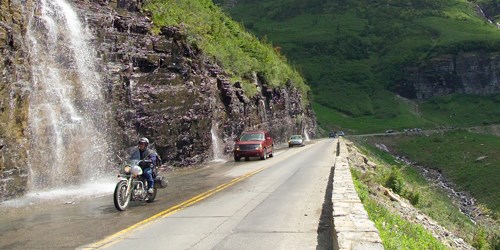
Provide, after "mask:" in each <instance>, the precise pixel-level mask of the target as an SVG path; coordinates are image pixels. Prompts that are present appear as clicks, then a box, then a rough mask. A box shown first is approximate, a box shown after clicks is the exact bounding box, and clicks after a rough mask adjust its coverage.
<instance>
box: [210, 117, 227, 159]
mask: <svg viewBox="0 0 500 250" xmlns="http://www.w3.org/2000/svg"><path fill="white" fill-rule="evenodd" d="M214 124H215V123H214ZM216 127H217V125H216V124H215V125H213V126H212V129H210V133H211V134H212V150H213V155H214V158H213V160H212V161H214V162H225V161H226V160H225V159H224V153H223V152H222V148H221V142H220V139H219V137H218V136H217V131H216Z"/></svg>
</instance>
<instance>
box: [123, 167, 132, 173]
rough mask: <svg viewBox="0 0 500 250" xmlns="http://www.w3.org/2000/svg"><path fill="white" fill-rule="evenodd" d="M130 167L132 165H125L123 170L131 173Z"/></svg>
mask: <svg viewBox="0 0 500 250" xmlns="http://www.w3.org/2000/svg"><path fill="white" fill-rule="evenodd" d="M130 169H131V167H130V166H129V165H126V166H125V167H123V172H125V173H126V174H130Z"/></svg>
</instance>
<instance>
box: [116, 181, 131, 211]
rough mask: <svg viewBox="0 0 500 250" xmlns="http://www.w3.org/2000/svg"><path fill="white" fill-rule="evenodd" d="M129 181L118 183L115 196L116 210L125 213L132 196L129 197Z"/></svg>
mask: <svg viewBox="0 0 500 250" xmlns="http://www.w3.org/2000/svg"><path fill="white" fill-rule="evenodd" d="M126 193H127V181H125V180H122V181H120V182H118V183H116V188H115V194H114V195H113V197H114V199H113V201H114V202H115V207H116V209H118V210H120V211H125V209H127V206H128V204H129V202H130V198H131V195H130V194H129V195H127V194H126Z"/></svg>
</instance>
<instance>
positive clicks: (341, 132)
mask: <svg viewBox="0 0 500 250" xmlns="http://www.w3.org/2000/svg"><path fill="white" fill-rule="evenodd" d="M337 135H338V136H344V135H345V134H344V131H339V132H338V133H337Z"/></svg>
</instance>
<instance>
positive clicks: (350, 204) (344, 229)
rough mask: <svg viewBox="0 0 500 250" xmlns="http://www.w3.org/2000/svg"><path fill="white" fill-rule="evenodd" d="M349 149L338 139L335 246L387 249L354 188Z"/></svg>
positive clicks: (334, 178) (333, 196)
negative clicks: (348, 158) (348, 157)
mask: <svg viewBox="0 0 500 250" xmlns="http://www.w3.org/2000/svg"><path fill="white" fill-rule="evenodd" d="M347 156H348V151H347V147H346V145H345V142H344V141H343V139H342V138H339V139H338V145H337V155H336V157H335V163H334V165H335V169H334V174H333V191H332V203H333V216H332V218H333V227H334V231H333V247H334V249H370V250H372V249H384V247H383V245H382V240H381V239H380V236H379V233H378V230H377V228H376V227H375V224H374V223H373V222H372V221H371V220H370V219H369V218H368V214H367V213H366V211H365V208H364V207H363V204H362V203H361V200H360V199H359V197H358V194H357V193H356V190H355V189H354V182H353V180H352V176H351V172H350V170H349V162H348V160H347Z"/></svg>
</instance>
